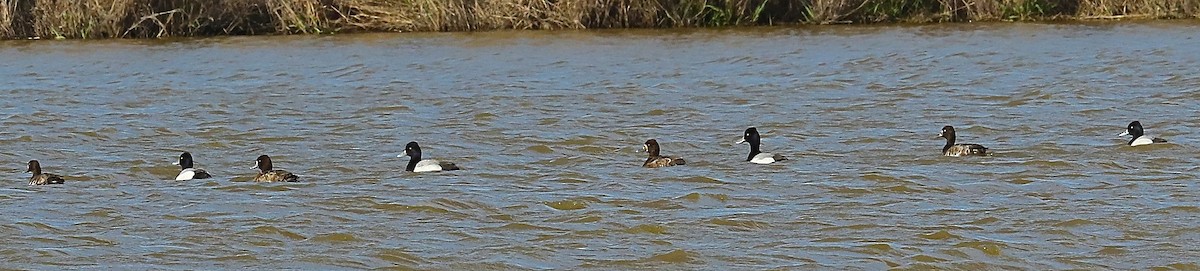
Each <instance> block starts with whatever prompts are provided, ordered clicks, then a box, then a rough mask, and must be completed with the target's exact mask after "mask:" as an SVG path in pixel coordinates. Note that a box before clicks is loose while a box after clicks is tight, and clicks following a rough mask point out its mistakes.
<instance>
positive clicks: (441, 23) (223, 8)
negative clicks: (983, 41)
mask: <svg viewBox="0 0 1200 271" xmlns="http://www.w3.org/2000/svg"><path fill="white" fill-rule="evenodd" d="M1198 16H1200V0H0V37H6V38H26V37H40V38H111V37H121V38H140V37H165V36H208V35H249V34H291V33H307V34H311V33H331V32H358V31H475V30H493V29H580V28H625V27H693V26H727V25H764V24H790V23H807V24H835V23H877V22H946V21H996V20H1041V19H1059V18H1076V19H1122V18H1197V17H1198Z"/></svg>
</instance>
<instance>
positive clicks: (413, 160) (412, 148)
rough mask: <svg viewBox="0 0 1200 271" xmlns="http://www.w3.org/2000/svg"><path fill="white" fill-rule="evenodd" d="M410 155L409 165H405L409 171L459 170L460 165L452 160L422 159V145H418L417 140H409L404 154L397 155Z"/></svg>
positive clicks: (405, 169)
mask: <svg viewBox="0 0 1200 271" xmlns="http://www.w3.org/2000/svg"><path fill="white" fill-rule="evenodd" d="M405 156H408V158H409V159H408V165H407V166H405V167H404V171H408V172H437V171H443V170H459V168H458V166H457V165H455V164H454V163H451V162H443V161H438V160H433V159H422V157H421V146H420V145H417V142H416V141H413V142H408V145H404V154H401V155H396V157H405Z"/></svg>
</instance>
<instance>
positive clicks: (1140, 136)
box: [1117, 121, 1167, 146]
mask: <svg viewBox="0 0 1200 271" xmlns="http://www.w3.org/2000/svg"><path fill="white" fill-rule="evenodd" d="M1127 135H1130V136H1133V138H1132V139H1129V143H1128V144H1129V146H1141V145H1150V144H1154V143H1167V140H1166V139H1162V138H1158V137H1154V136H1152V135H1147V134H1146V131H1145V130H1144V129H1142V123H1141V122H1139V121H1134V122H1130V123H1129V125H1128V126H1125V132H1123V133H1121V134H1119V135H1117V136H1122V137H1123V136H1127Z"/></svg>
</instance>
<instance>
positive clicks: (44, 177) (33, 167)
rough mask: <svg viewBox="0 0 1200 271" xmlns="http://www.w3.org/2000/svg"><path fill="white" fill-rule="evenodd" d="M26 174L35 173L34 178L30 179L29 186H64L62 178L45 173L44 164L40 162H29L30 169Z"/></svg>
mask: <svg viewBox="0 0 1200 271" xmlns="http://www.w3.org/2000/svg"><path fill="white" fill-rule="evenodd" d="M25 172H28V173H33V177H29V185H47V184H62V183H63V182H64V181H63V178H62V176H58V175H54V174H50V173H43V172H42V164H41V163H38V160H29V169H28V170H25Z"/></svg>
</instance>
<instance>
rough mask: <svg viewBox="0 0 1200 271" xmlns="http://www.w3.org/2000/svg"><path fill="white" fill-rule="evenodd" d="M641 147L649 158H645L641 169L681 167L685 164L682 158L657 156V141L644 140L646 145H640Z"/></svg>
mask: <svg viewBox="0 0 1200 271" xmlns="http://www.w3.org/2000/svg"><path fill="white" fill-rule="evenodd" d="M642 147H643V149H644V150H645V151H646V153H648V154H649V155H650V157H648V158H646V162H645V163H642V167H647V168H660V167H669V166H677V165H683V164H685V163H687V162H686V161H683V158H677V157H670V156H662V155H659V147H658V140H654V139H650V140H646V144H644V145H642Z"/></svg>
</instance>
